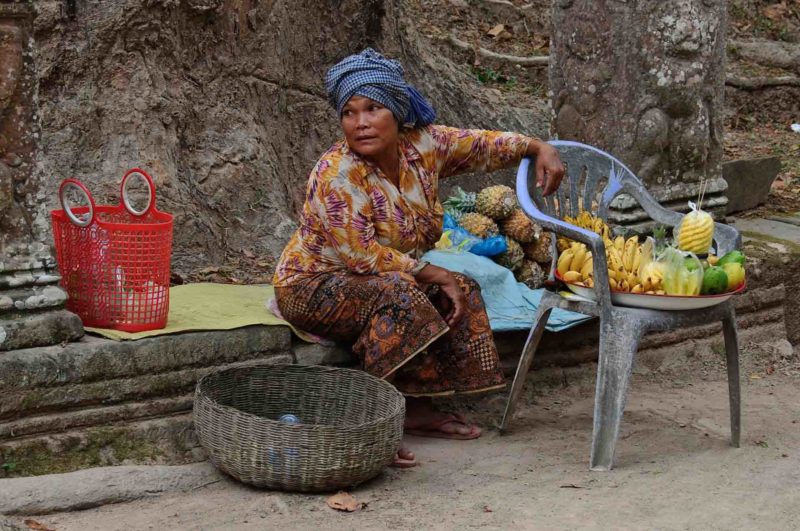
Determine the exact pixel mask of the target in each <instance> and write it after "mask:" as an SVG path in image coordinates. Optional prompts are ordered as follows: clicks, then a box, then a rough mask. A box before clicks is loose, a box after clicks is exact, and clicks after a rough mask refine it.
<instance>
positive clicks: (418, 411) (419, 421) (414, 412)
mask: <svg viewBox="0 0 800 531" xmlns="http://www.w3.org/2000/svg"><path fill="white" fill-rule="evenodd" d="M404 428H405V433H407V434H409V435H417V436H420V437H438V438H441V439H459V440H466V439H477V438H478V437H480V436H481V433H482V432H481V429H480V428H479V427H478V426H475V425H474V424H471V423H470V422H468V421H467V419H466V418H464V416H462V415H459V414H453V413H442V412H441V411H436V410H435V409H434V408H433V406H432V405H431V402H430V400H426V399H421V398H408V399H406V420H405V424H404Z"/></svg>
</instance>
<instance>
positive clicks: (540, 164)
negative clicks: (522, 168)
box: [528, 140, 564, 195]
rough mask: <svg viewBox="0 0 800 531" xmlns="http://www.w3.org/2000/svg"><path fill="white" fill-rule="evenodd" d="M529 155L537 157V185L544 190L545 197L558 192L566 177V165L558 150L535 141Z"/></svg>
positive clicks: (530, 147) (529, 149)
mask: <svg viewBox="0 0 800 531" xmlns="http://www.w3.org/2000/svg"><path fill="white" fill-rule="evenodd" d="M528 153H529V154H531V155H534V156H535V157H536V184H537V185H539V186H540V187H542V188H543V193H544V195H550V194H552V193H553V192H555V191H556V190H558V186H559V185H560V184H561V179H562V178H563V177H564V165H563V164H562V163H561V159H560V158H559V156H558V151H557V150H556V148H554V147H553V146H551V145H550V144H547V143H545V142H542V141H541V140H534V141H533V142H531V145H530V146H529V148H528Z"/></svg>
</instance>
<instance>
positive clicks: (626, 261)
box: [622, 236, 639, 271]
mask: <svg viewBox="0 0 800 531" xmlns="http://www.w3.org/2000/svg"><path fill="white" fill-rule="evenodd" d="M638 246H639V238H638V237H637V236H631V237H630V238H628V240H627V241H626V242H625V247H624V251H623V253H622V264H623V265H624V266H625V271H632V270H633V258H634V255H635V254H636V248H637V247H638Z"/></svg>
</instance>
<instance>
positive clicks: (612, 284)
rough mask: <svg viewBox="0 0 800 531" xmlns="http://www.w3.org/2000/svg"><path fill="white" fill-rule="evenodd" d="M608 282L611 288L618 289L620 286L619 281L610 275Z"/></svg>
mask: <svg viewBox="0 0 800 531" xmlns="http://www.w3.org/2000/svg"><path fill="white" fill-rule="evenodd" d="M608 284H609V285H610V286H611V289H613V290H614V291H617V290H618V289H619V286H618V285H617V281H616V280H615V279H613V278H611V277H608Z"/></svg>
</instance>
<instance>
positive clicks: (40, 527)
mask: <svg viewBox="0 0 800 531" xmlns="http://www.w3.org/2000/svg"><path fill="white" fill-rule="evenodd" d="M22 523H24V524H25V525H26V526H28V529H35V530H36V531H56V530H55V529H53V528H52V527H47V526H46V525H44V524H41V523H39V522H37V521H36V520H31V519H30V518H28V519H27V520H23V521H22Z"/></svg>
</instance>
